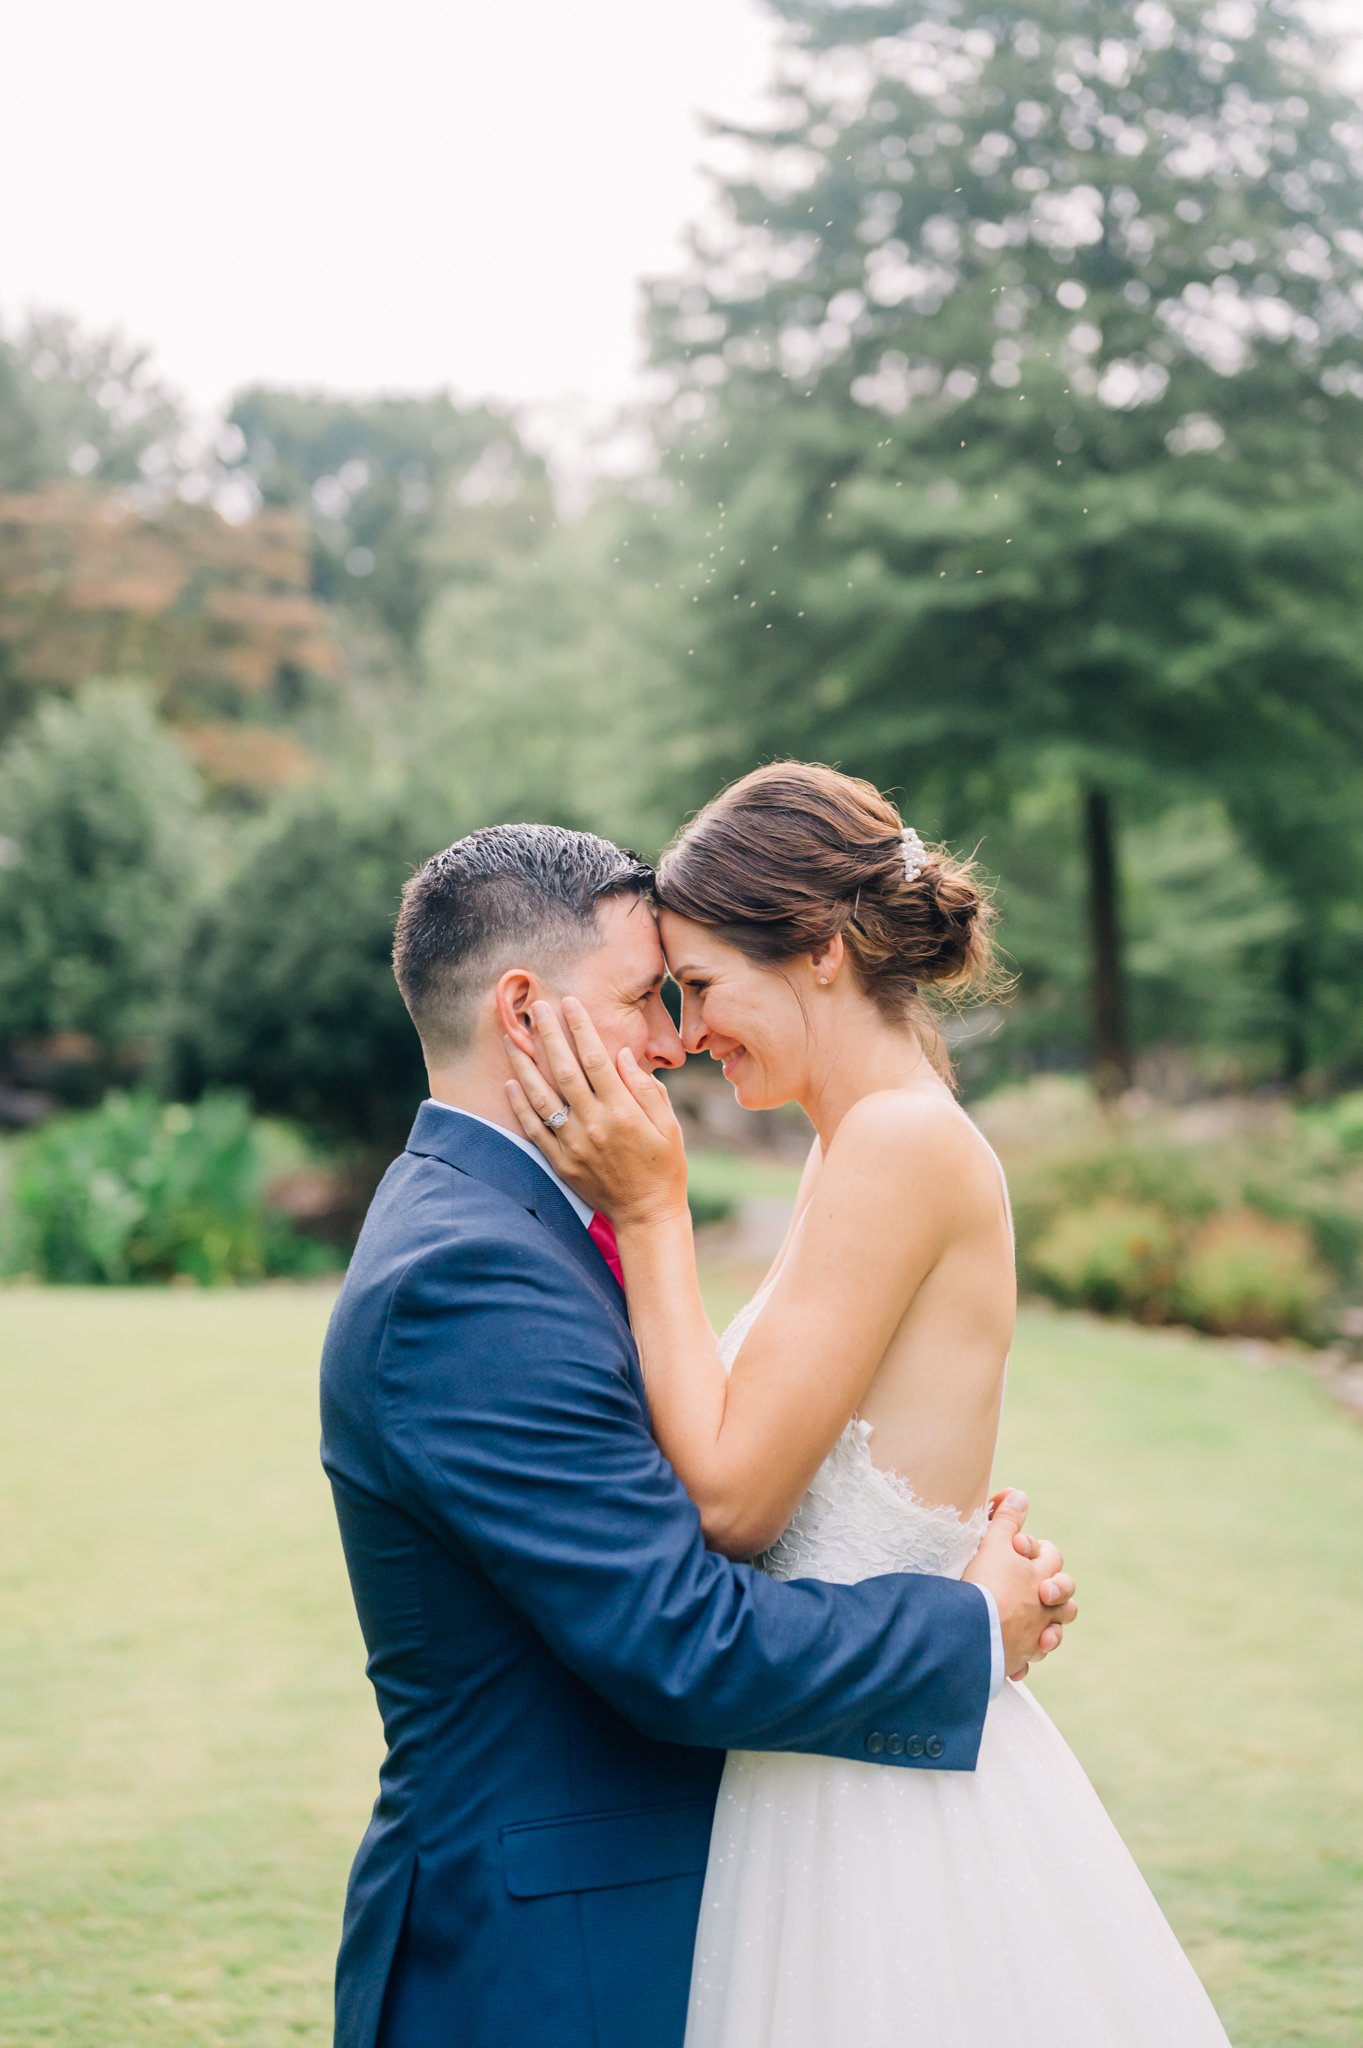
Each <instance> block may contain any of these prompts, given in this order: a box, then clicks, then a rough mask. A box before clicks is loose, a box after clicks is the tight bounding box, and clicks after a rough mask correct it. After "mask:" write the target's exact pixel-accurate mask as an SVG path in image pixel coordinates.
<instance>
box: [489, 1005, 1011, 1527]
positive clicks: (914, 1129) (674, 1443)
mask: <svg viewBox="0 0 1363 2048" xmlns="http://www.w3.org/2000/svg"><path fill="white" fill-rule="evenodd" d="M564 1009H565V1015H566V1016H567V1017H568V1020H569V1023H570V1025H571V1028H572V1030H573V1034H574V1038H575V1041H576V1045H577V1051H578V1054H579V1055H580V1058H581V1062H582V1065H581V1066H580V1067H579V1065H578V1063H577V1060H576V1059H574V1058H573V1056H572V1052H571V1049H570V1048H569V1047H568V1045H567V1042H566V1040H564V1039H563V1037H562V1034H561V1033H560V1032H559V1031H558V1028H557V1024H556V1022H555V1021H554V1020H553V1017H552V1013H551V1012H547V1013H546V1014H545V1015H544V1017H543V1018H541V1017H539V1016H538V1014H537V1023H538V1024H539V1026H540V1033H539V1036H540V1045H541V1048H542V1052H543V1055H544V1059H545V1063H546V1065H547V1067H548V1069H549V1071H550V1072H551V1074H552V1076H553V1083H552V1089H546V1086H545V1083H544V1081H543V1079H542V1077H541V1076H540V1075H539V1074H538V1073H537V1072H536V1070H535V1068H534V1067H533V1066H532V1065H531V1064H530V1062H528V1061H521V1060H517V1062H516V1066H517V1072H518V1074H519V1076H520V1079H521V1083H522V1087H521V1088H519V1089H517V1090H516V1094H515V1095H514V1096H513V1101H515V1102H516V1106H517V1111H518V1115H519V1116H520V1118H521V1122H522V1126H523V1128H524V1129H525V1131H526V1134H527V1136H529V1137H531V1138H533V1139H534V1140H535V1142H536V1144H538V1145H539V1147H540V1149H541V1150H542V1151H543V1152H544V1154H545V1156H546V1158H548V1159H549V1160H550V1162H551V1164H553V1165H554V1167H555V1168H556V1170H557V1171H558V1172H560V1173H561V1174H563V1176H564V1177H565V1178H566V1179H567V1180H568V1181H569V1182H570V1183H571V1184H573V1185H574V1186H576V1187H577V1188H578V1189H579V1191H580V1192H581V1193H582V1194H583V1195H584V1196H585V1197H586V1198H587V1199H588V1200H590V1201H591V1202H592V1203H593V1204H594V1206H596V1207H598V1208H601V1209H604V1210H605V1211H606V1213H607V1214H608V1215H610V1216H611V1217H612V1219H613V1221H614V1223H615V1227H616V1231H617V1235H618V1237H619V1242H620V1256H621V1261H622V1264H623V1267H624V1272H625V1281H626V1287H627V1291H628V1295H629V1308H630V1321H631V1323H632V1325H633V1328H634V1333H635V1338H636V1341H637V1343H638V1347H639V1354H640V1358H641V1361H642V1364H643V1371H644V1379H645V1384H646V1386H647V1389H648V1398H649V1407H650V1411H651V1415H652V1421H653V1427H654V1432H655V1434H656V1436H657V1438H658V1442H659V1444H660V1445H661V1447H662V1449H663V1451H664V1453H665V1454H666V1456H667V1458H668V1460H669V1462H670V1463H671V1464H672V1466H673V1468H674V1470H675V1471H676V1472H677V1475H678V1477H679V1478H680V1479H681V1481H682V1484H683V1485H684V1486H685V1487H686V1489H687V1491H688V1493H689V1494H690V1495H691V1497H692V1499H693V1500H694V1501H695V1503H696V1505H697V1507H698V1508H699V1510H700V1514H701V1521H702V1525H703V1527H704V1529H705V1533H706V1538H707V1540H708V1541H709V1543H710V1544H711V1545H712V1547H714V1548H715V1549H717V1550H722V1551H724V1552H725V1553H727V1554H728V1555H729V1556H731V1557H751V1556H754V1555H755V1554H756V1553H757V1552H759V1551H761V1550H763V1549H765V1548H766V1547H767V1545H768V1544H770V1543H772V1542H773V1541H774V1540H775V1538H776V1537H777V1536H778V1535H779V1534H780V1532H781V1530H782V1529H783V1528H785V1526H786V1524H787V1522H788V1521H789V1520H790V1516H791V1514H792V1513H793V1511H794V1509H795V1507H796V1505H797V1503H798V1502H799V1500H800V1498H801V1496H802V1495H803V1493H804V1492H805V1490H806V1488H807V1487H808V1485H809V1482H810V1480H811V1478H812V1477H813V1475H814V1472H815V1470H816V1469H817V1467H818V1465H819V1464H820V1462H821V1460H822V1459H823V1458H824V1457H825V1456H826V1455H827V1453H828V1451H829V1449H830V1448H831V1446H832V1445H833V1443H834V1442H835V1440H836V1439H837V1437H838V1435H839V1434H840V1433H841V1431H842V1430H843V1429H844V1427H845V1426H846V1424H847V1421H848V1419H849V1417H850V1416H851V1415H852V1414H853V1413H854V1412H855V1411H856V1408H857V1406H858V1404H859V1403H860V1401H861V1398H862V1396H863V1395H864V1393H865V1391H866V1388H867V1387H868V1386H869V1384H870V1381H871V1379H872V1377H873V1376H874V1373H875V1370H876V1367H877V1366H878V1364H879V1363H880V1360H881V1358H882V1357H883V1356H884V1353H885V1350H886V1347H887V1346H888V1344H889V1342H890V1339H891V1337H892V1336H893V1335H894V1332H895V1329H896V1327H897V1325H898V1323H899V1321H900V1318H901V1316H902V1315H903V1313H904V1309H905V1307H906V1306H907V1304H908V1302H909V1301H910V1299H911V1298H912V1296H913V1294H914V1293H915V1292H916V1291H917V1289H918V1287H919V1286H920V1285H921V1284H922V1282H923V1280H924V1279H925V1278H926V1276H927V1274H928V1273H929V1272H930V1271H931V1269H932V1267H933V1265H934V1264H935V1263H936V1261H937V1259H938V1257H939V1256H940V1253H941V1251H942V1248H943V1246H944V1245H945V1243H946V1242H947V1240H948V1238H949V1237H950V1235H951V1233H952V1231H953V1229H954V1228H956V1227H957V1225H958V1222H959V1220H960V1219H959V1218H958V1216H957V1214H956V1213H955V1210H956V1203H957V1201H958V1200H959V1195H958V1194H957V1193H956V1192H955V1191H956V1190H958V1189H959V1187H960V1186H961V1183H962V1179H963V1178H964V1182H965V1184H966V1185H969V1183H970V1181H971V1178H972V1176H971V1174H970V1173H969V1171H968V1170H967V1171H966V1172H965V1174H964V1176H962V1173H961V1171H960V1162H961V1157H962V1154H961V1150H960V1148H961V1147H962V1146H963V1143H964V1135H965V1131H967V1130H968V1126H965V1120H964V1119H963V1118H961V1116H960V1114H959V1112H958V1111H956V1110H954V1109H952V1108H951V1107H950V1106H949V1105H941V1104H937V1103H935V1102H932V1101H927V1102H911V1101H908V1100H906V1099H905V1098H903V1097H898V1096H896V1097H886V1096H881V1097H877V1098H873V1099H871V1100H870V1101H867V1102H863V1103H860V1104H858V1105H857V1106H856V1107H855V1108H854V1109H853V1110H851V1111H850V1112H849V1113H848V1115H847V1116H846V1117H845V1118H844V1119H843V1122H842V1124H841V1125H840V1126H839V1129H838V1132H837V1135H836V1137H835V1139H834V1141H833V1143H832V1144H831V1145H830V1147H829V1150H828V1155H827V1157H826V1159H825V1160H824V1162H823V1165H822V1168H821V1170H820V1172H819V1174H818V1176H817V1179H816V1181H815V1183H814V1185H813V1188H812V1190H811V1192H810V1196H809V1201H808V1204H807V1207H806V1210H805V1214H804V1218H803V1222H802V1224H801V1226H800V1228H799V1230H798V1232H797V1233H796V1235H795V1236H794V1237H793V1238H792V1240H791V1243H790V1247H789V1250H788V1253H787V1257H786V1260H785V1263H784V1265H783V1266H782V1268H781V1270H780V1273H779V1274H778V1276H777V1279H776V1282H775V1284H774V1286H773V1288H772V1292H771V1295H770V1298H769V1299H768V1301H767V1303H766V1305H765V1306H764V1308H763V1311H762V1314H761V1316H760V1317H759V1318H758V1321H757V1323H756V1325H755V1326H754V1328H753V1329H752V1331H751V1332H750V1333H749V1335H748V1337H747V1339H746V1340H745V1342H744V1344H743V1347H742V1349H741V1351H740V1352H739V1355H738V1358H737V1360H736V1361H735V1364H734V1368H733V1371H732V1374H730V1375H726V1374H725V1371H724V1367H723V1365H722V1364H721V1362H720V1359H719V1354H718V1352H717V1350H716V1348H715V1340H714V1335H713V1333H712V1331H711V1329H710V1325H709V1321H708V1318H707V1316H706V1313H705V1307H704V1304H703V1301H702V1299H701V1292H700V1283H699V1280H698V1278H697V1274H696V1262H695V1249H694V1245H693V1241H692V1236H691V1223H690V1216H689V1213H688V1211H687V1207H686V1196H685V1156H684V1152H683V1149H682V1146H681V1138H680V1131H679V1128H678V1127H677V1124H676V1118H675V1116H674V1115H673V1113H672V1109H671V1106H670V1103H669V1102H668V1099H667V1092H666V1090H665V1089H664V1088H663V1087H662V1085H661V1083H659V1082H656V1081H653V1080H651V1079H650V1078H649V1077H648V1076H647V1075H645V1074H643V1073H642V1071H641V1070H640V1069H639V1068H638V1067H637V1066H634V1065H633V1063H632V1062H630V1061H629V1059H628V1056H627V1055H626V1056H624V1057H623V1058H622V1062H621V1069H620V1074H619V1075H617V1073H616V1071H615V1069H614V1067H613V1066H612V1065H611V1063H610V1061H609V1059H608V1058H607V1056H606V1054H605V1051H604V1049H603V1048H602V1047H601V1044H600V1041H599V1039H597V1038H596V1034H595V1032H594V1031H593V1030H592V1027H591V1025H590V1023H589V1021H588V1020H587V1019H586V1015H585V1012H582V1011H581V1010H580V1006H577V1005H569V1004H567V1003H565V1006H564ZM622 1076H623V1079H622ZM514 1086H515V1084H513V1087H514ZM553 1090H557V1094H555V1093H554V1092H553ZM560 1098H562V1099H563V1100H565V1101H567V1102H568V1103H569V1105H570V1109H571V1112H572V1113H571V1115H570V1117H569V1119H568V1122H567V1124H566V1125H565V1126H564V1128H563V1130H562V1131H561V1132H560V1133H553V1132H550V1131H548V1130H547V1129H546V1127H545V1125H544V1122H543V1117H544V1115H545V1114H547V1113H548V1111H549V1110H552V1109H553V1108H554V1107H555V1106H556V1104H557V1101H558V1100H559V1099H560ZM963 1127H964V1128H963Z"/></svg>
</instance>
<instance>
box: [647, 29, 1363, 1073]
mask: <svg viewBox="0 0 1363 2048" xmlns="http://www.w3.org/2000/svg"><path fill="white" fill-rule="evenodd" d="M775 5H776V11H777V13H778V14H779V15H780V16H782V17H783V19H784V20H785V22H786V24H787V27H788V37H787V46H786V52H785V56H784V60H783V64H782V74H781V79H780V94H781V97H780V103H779V108H778V113H777V117H776V118H775V119H774V120H773V122H772V124H771V125H770V126H769V127H764V128H761V129H752V130H736V129H730V130H728V131H727V133H728V136H729V139H730V141H731V143H734V144H737V145H739V146H740V147H741V148H742V150H743V152H744V153H745V158H746V164H747V169H746V174H745V175H743V176H740V177H736V178H734V179H733V180H732V181H731V182H730V183H729V185H728V188H727V193H726V207H725V210H724V213H723V216H722V218H720V219H719V220H718V221H716V222H715V223H713V224H711V225H709V226H707V227H706V228H704V229H702V230H701V231H700V232H699V233H698V234H697V236H696V238H695V243H694V258H693V262H692V264H691V266H690V268H689V269H688V271H687V272H686V273H685V274H684V275H682V276H679V277H677V278H674V279H671V280H667V281H664V282H663V283H661V284H659V285H657V286H656V287H655V288H654V292H653V301H652V325H653V336H654V350H655V357H656V360H657V362H658V364H659V365H660V367H663V368H665V369H667V370H668V371H669V372H670V373H671V396H670V398H669V399H668V401H667V404H666V407H665V411H664V431H665V434H666V436H667V438H668V441H669V446H670V455H671V463H672V474H673V476H674V478H675V479H676V481H677V483H678V485H679V487H680V490H679V496H680V498H681V499H682V501H683V502H686V503H689V504H690V506H691V508H692V516H693V525H692V527H691V529H690V530H691V533H692V538H693V540H694V543H695V545H694V560H695V567H694V569H693V570H692V571H691V572H690V579H689V580H690V587H689V588H688V589H687V590H686V591H685V592H684V593H683V601H684V604H685V607H686V610H687V612H688V613H689V615H690V621H689V623H690V625H691V630H689V631H687V632H686V635H685V646H686V648H688V649H694V652H693V653H686V654H683V655H682V656H681V659H682V662H683V663H684V666H685V667H686V669H687V670H688V671H689V672H690V673H691V675H692V676H693V678H694V680H693V684H692V691H691V699H692V707H693V708H692V711H691V712H690V713H689V714H688V715H695V716H703V717H704V718H705V719H706V720H707V721H708V722H709V725H710V728H711V733H712V748H711V755H710V761H709V763H708V764H707V765H708V767H709V771H710V774H711V775H712V776H713V774H714V773H715V772H727V771H732V770H734V769H737V768H739V767H741V766H743V765H746V764H747V763H748V762H750V761H751V759H752V757H753V755H754V754H755V753H761V752H795V753H803V754H812V755H816V756H820V757H829V756H834V757H837V758H840V759H841V760H842V761H843V763H844V765H846V766H848V767H855V768H857V769H858V770H860V771H861V772H865V773H869V774H871V775H873V776H875V777H876V778H877V779H878V780H881V781H882V782H887V783H894V784H903V785H905V786H906V787H907V789H908V790H909V791H910V792H911V802H912V804H913V806H914V809H915V813H916V814H918V815H920V817H922V818H925V819H928V821H930V822H931V821H935V822H937V823H938V824H939V825H940V826H941V827H943V828H945V829H947V830H954V831H958V832H959V831H962V830H969V829H970V828H971V825H972V822H973V823H974V824H975V825H978V823H979V822H980V820H981V819H982V818H985V817H988V816H989V815H991V814H992V815H1000V814H1002V813H1003V812H1004V810H1005V809H1006V807H1007V804H1008V802H1009V800H1010V798H1011V797H1013V796H1014V795H1015V794H1016V793H1017V792H1019V791H1020V790H1024V789H1026V788H1027V787H1029V786H1031V785H1033V784H1035V783H1037V782H1039V781H1053V780H1054V779H1055V778H1056V777H1057V776H1063V777H1064V778H1066V779H1067V780H1068V781H1069V783H1070V785H1071V786H1072V788H1073V791H1074V796H1075V801H1076V802H1077V804H1078V805H1079V806H1080V808H1081V813H1082V821H1083V838H1084V844H1085V847H1086V857H1087V867H1088V896H1089V922H1090V933H1091V940H1090V947H1091V974H1090V989H1091V1004H1092V1011H1093V1063H1094V1070H1095V1077H1096V1078H1097V1080H1098V1082H1099V1084H1100V1086H1102V1087H1104V1088H1105V1089H1106V1090H1109V1091H1111V1090H1115V1089H1118V1088H1120V1087H1121V1086H1122V1085H1123V1084H1124V1082H1125V1081H1126V1079H1127V1078H1128V1077H1129V1073H1130V1031H1129V1025H1128V1020H1127V1010H1126V1002H1125V995H1124V982H1125V977H1124V973H1123V963H1122V953H1121V908H1120V888H1121V883H1120V863H1119V859H1118V843H1119V842H1118V819H1119V817H1120V814H1121V811H1122V807H1123V806H1124V805H1126V806H1127V807H1128V808H1130V807H1137V808H1143V809H1144V810H1146V811H1148V810H1150V809H1151V808H1152V807H1155V806H1157V805H1158V803H1159V802H1161V801H1171V800H1174V799H1180V800H1182V799H1187V800H1194V799H1196V798H1197V797H1199V796H1201V795H1203V794H1204V793H1205V792H1207V791H1208V790H1209V789H1212V790H1216V791H1219V792H1220V794H1221V795H1222V796H1223V798H1224V800H1225V802H1226V804H1227V806H1228V808H1229V810H1230V812H1231V815H1232V816H1233V817H1234V819H1235V821H1236V823H1237V825H1238V827H1239V828H1240V830H1241V831H1242V832H1243V833H1245V834H1246V835H1251V834H1252V835H1254V837H1255V838H1256V841H1257V843H1258V845H1259V848H1260V850H1261V851H1262V849H1263V847H1264V845H1265V844H1266V843H1268V844H1270V845H1271V847H1272V851H1273V856H1274V864H1275V876H1276V878H1277V879H1278V880H1279V881H1280V882H1282V883H1284V884H1285V885H1286V887H1287V889H1288V893H1289V895H1290V896H1291V897H1292V899H1293V901H1294V903H1295V905H1296V913H1295V917H1294V919H1293V921H1292V924H1291V928H1290V930H1289V932H1288V934H1287V937H1286V940H1285V943H1286V945H1287V947H1288V954H1287V956H1285V957H1286V958H1292V957H1295V958H1296V960H1297V963H1298V970H1299V971H1298V973H1297V982H1298V992H1297V1001H1298V1006H1299V1008H1300V1007H1302V1006H1304V1007H1305V1009H1306V1010H1308V1011H1309V1009H1310V1008H1311V1004H1312V992H1311V987H1310V981H1311V975H1312V972H1313V963H1315V962H1318V961H1319V960H1320V959H1321V958H1322V957H1323V953H1322V948H1321V947H1320V945H1319V944H1318V943H1317V935H1316V927H1317V926H1319V925H1320V924H1321V923H1322V921H1326V922H1328V921H1329V918H1330V917H1331V916H1332V915H1333V914H1334V912H1333V909H1332V906H1334V905H1336V904H1338V902H1339V901H1340V899H1341V896H1342V895H1343V894H1344V893H1345V892H1346V891H1347V888H1348V887H1349V886H1351V885H1352V884H1353V882H1354V881H1355V879H1356V877H1357V874H1358V869H1359V852H1358V835H1357V831H1356V827H1354V826H1352V825H1350V823H1349V819H1350V817H1351V816H1352V815H1354V814H1355V813H1354V809H1353V807H1354V805H1355V804H1356V801H1357V795H1358V793H1359V791H1360V787H1363V774H1361V772H1360V762H1361V761H1363V642H1361V641H1360V639H1359V636H1358V633H1357V630H1356V623H1355V622H1356V619H1357V616H1358V608H1359V603H1360V599H1363V564H1361V563H1360V552H1359V549H1358V545H1357V535H1358V531H1359V520H1360V513H1361V512H1363V232H1360V221H1363V117H1360V112H1359V109H1358V108H1357V107H1356V106H1355V105H1353V104H1352V103H1351V102H1349V101H1347V100H1346V99H1344V98H1343V97H1342V96H1341V95H1340V94H1339V93H1338V92H1337V91H1336V90H1335V89H1334V87H1333V86H1332V85H1331V83H1330V81H1329V76H1328V61H1327V60H1328V50H1327V49H1326V48H1325V46H1323V45H1322V44H1321V43H1320V42H1319V40H1318V39H1316V38H1315V37H1313V35H1312V34H1311V33H1310V32H1309V30H1308V27H1307V25H1306V19H1305V15H1304V11H1303V9H1302V8H1301V6H1300V5H1298V4H1297V0H1272V4H1270V0H1225V4H1223V5H1210V6H1209V5H1207V4H1206V0H1138V4H1137V5H1135V6H1134V7H1133V6H1129V5H1127V4H1125V0H1120V4H1119V0H1017V4H1002V0H995V4H990V0H932V4H930V5H927V6H923V7H919V8H917V9H915V10H914V19H913V20H912V21H910V22H908V23H906V21H905V12H904V10H903V9H902V8H901V7H899V6H897V5H896V6H888V5H837V4H832V0H775ZM702 465H703V467H702ZM702 536H703V538H702ZM735 676H742V677H743V679H744V687H743V689H742V691H741V692H740V691H737V690H735V689H734V687H733V678H734V677H735ZM1293 949H1295V953H1294V952H1293Z"/></svg>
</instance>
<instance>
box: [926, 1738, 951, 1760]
mask: <svg viewBox="0 0 1363 2048" xmlns="http://www.w3.org/2000/svg"><path fill="white" fill-rule="evenodd" d="M923 1747H924V1748H925V1749H926V1751H927V1753H928V1755H929V1756H934V1757H936V1756H942V1755H944V1754H945V1752H946V1744H945V1742H943V1740H942V1738H941V1736H940V1735H929V1737H928V1739H927V1741H926V1742H925V1743H924V1745H923Z"/></svg>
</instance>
